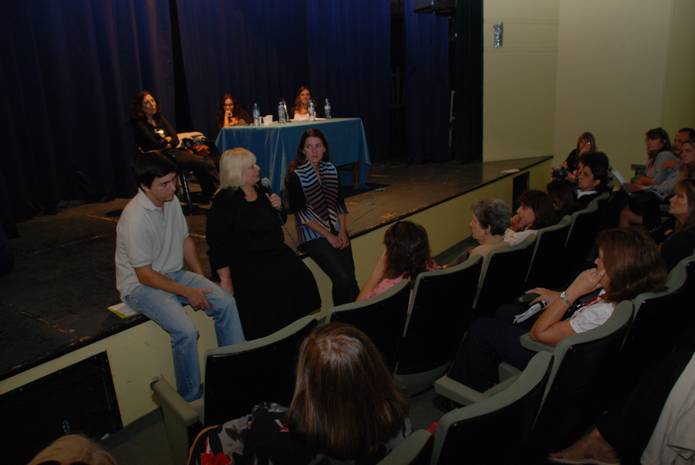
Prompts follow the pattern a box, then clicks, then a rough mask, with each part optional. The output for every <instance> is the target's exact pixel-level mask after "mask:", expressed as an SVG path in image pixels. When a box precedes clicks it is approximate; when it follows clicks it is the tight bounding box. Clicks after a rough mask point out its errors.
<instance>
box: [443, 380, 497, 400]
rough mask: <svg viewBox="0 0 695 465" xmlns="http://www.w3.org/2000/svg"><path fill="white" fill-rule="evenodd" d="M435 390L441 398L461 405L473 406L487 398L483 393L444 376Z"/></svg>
mask: <svg viewBox="0 0 695 465" xmlns="http://www.w3.org/2000/svg"><path fill="white" fill-rule="evenodd" d="M434 390H435V392H436V393H437V394H439V395H440V396H443V397H446V398H447V399H450V400H453V401H454V402H456V403H457V404H461V405H469V404H473V403H475V402H478V401H480V400H483V399H485V398H487V396H486V395H485V394H483V393H482V392H478V391H476V390H475V389H473V388H470V387H468V386H466V385H465V384H461V383H459V382H458V381H455V380H453V379H451V378H449V377H448V376H442V377H441V378H439V379H438V380H437V381H435V382H434Z"/></svg>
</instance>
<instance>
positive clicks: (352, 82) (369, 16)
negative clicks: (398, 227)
mask: <svg viewBox="0 0 695 465" xmlns="http://www.w3.org/2000/svg"><path fill="white" fill-rule="evenodd" d="M176 5H177V10H178V19H179V29H180V33H181V48H182V51H183V56H184V67H185V72H186V82H187V86H188V95H189V99H190V102H191V103H190V106H191V116H192V120H193V123H194V126H195V128H194V129H196V130H201V131H203V132H205V133H206V134H207V135H208V137H209V138H214V137H215V136H216V133H217V128H216V126H215V121H214V119H215V112H216V109H217V105H218V99H219V98H220V97H221V96H222V94H223V93H224V92H226V91H231V92H232V93H233V94H234V95H235V96H236V98H237V100H238V101H240V102H241V103H242V105H243V106H244V107H245V108H246V109H247V110H248V111H249V112H250V111H251V108H252V105H253V103H254V102H258V104H259V105H260V107H261V112H262V114H271V113H272V114H273V115H274V118H275V119H277V103H278V101H279V100H280V98H283V97H284V98H285V100H286V102H287V105H288V107H291V106H292V105H293V103H294V97H295V94H296V91H297V88H298V87H299V86H300V85H303V84H308V85H309V86H310V87H311V89H312V92H313V95H314V98H315V100H317V104H318V106H319V112H320V113H322V112H323V111H322V110H323V99H324V98H325V97H328V98H329V99H330V100H331V104H332V107H333V113H334V115H335V116H359V117H361V118H362V119H363V120H364V122H365V129H366V131H367V137H368V140H369V144H370V153H371V155H372V159H378V158H379V156H380V154H381V156H382V157H383V156H386V154H387V153H388V152H387V150H386V147H388V110H389V108H388V105H389V100H388V99H389V92H390V77H389V76H390V75H389V30H390V27H389V26H390V23H389V21H390V16H389V5H388V1H386V0H379V1H373V0H352V1H350V2H325V1H319V0H301V1H293V2H287V1H286V0H267V1H266V0H264V1H258V0H239V1H234V2H230V1H224V0H177V4H176Z"/></svg>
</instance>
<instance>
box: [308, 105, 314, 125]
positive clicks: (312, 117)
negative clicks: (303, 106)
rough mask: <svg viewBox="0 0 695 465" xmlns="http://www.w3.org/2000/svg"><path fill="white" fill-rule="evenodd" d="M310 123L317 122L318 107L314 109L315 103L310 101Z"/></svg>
mask: <svg viewBox="0 0 695 465" xmlns="http://www.w3.org/2000/svg"><path fill="white" fill-rule="evenodd" d="M308 111H309V121H314V120H316V107H314V101H313V100H309V108H308Z"/></svg>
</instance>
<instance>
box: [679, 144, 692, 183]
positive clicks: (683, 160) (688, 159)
mask: <svg viewBox="0 0 695 465" xmlns="http://www.w3.org/2000/svg"><path fill="white" fill-rule="evenodd" d="M679 157H680V166H681V167H680V170H679V172H678V180H679V181H680V180H683V179H689V178H695V139H693V140H686V141H683V142H682V143H681V148H680V153H679Z"/></svg>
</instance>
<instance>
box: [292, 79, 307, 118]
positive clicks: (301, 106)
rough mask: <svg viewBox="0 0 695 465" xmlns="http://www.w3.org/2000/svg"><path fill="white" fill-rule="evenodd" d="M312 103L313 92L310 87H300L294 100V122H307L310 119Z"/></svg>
mask: <svg viewBox="0 0 695 465" xmlns="http://www.w3.org/2000/svg"><path fill="white" fill-rule="evenodd" d="M310 101H311V90H310V89H309V87H308V86H299V89H297V96H296V97H295V98H294V106H293V107H292V119H293V120H294V121H307V120H308V119H309V102H310Z"/></svg>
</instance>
